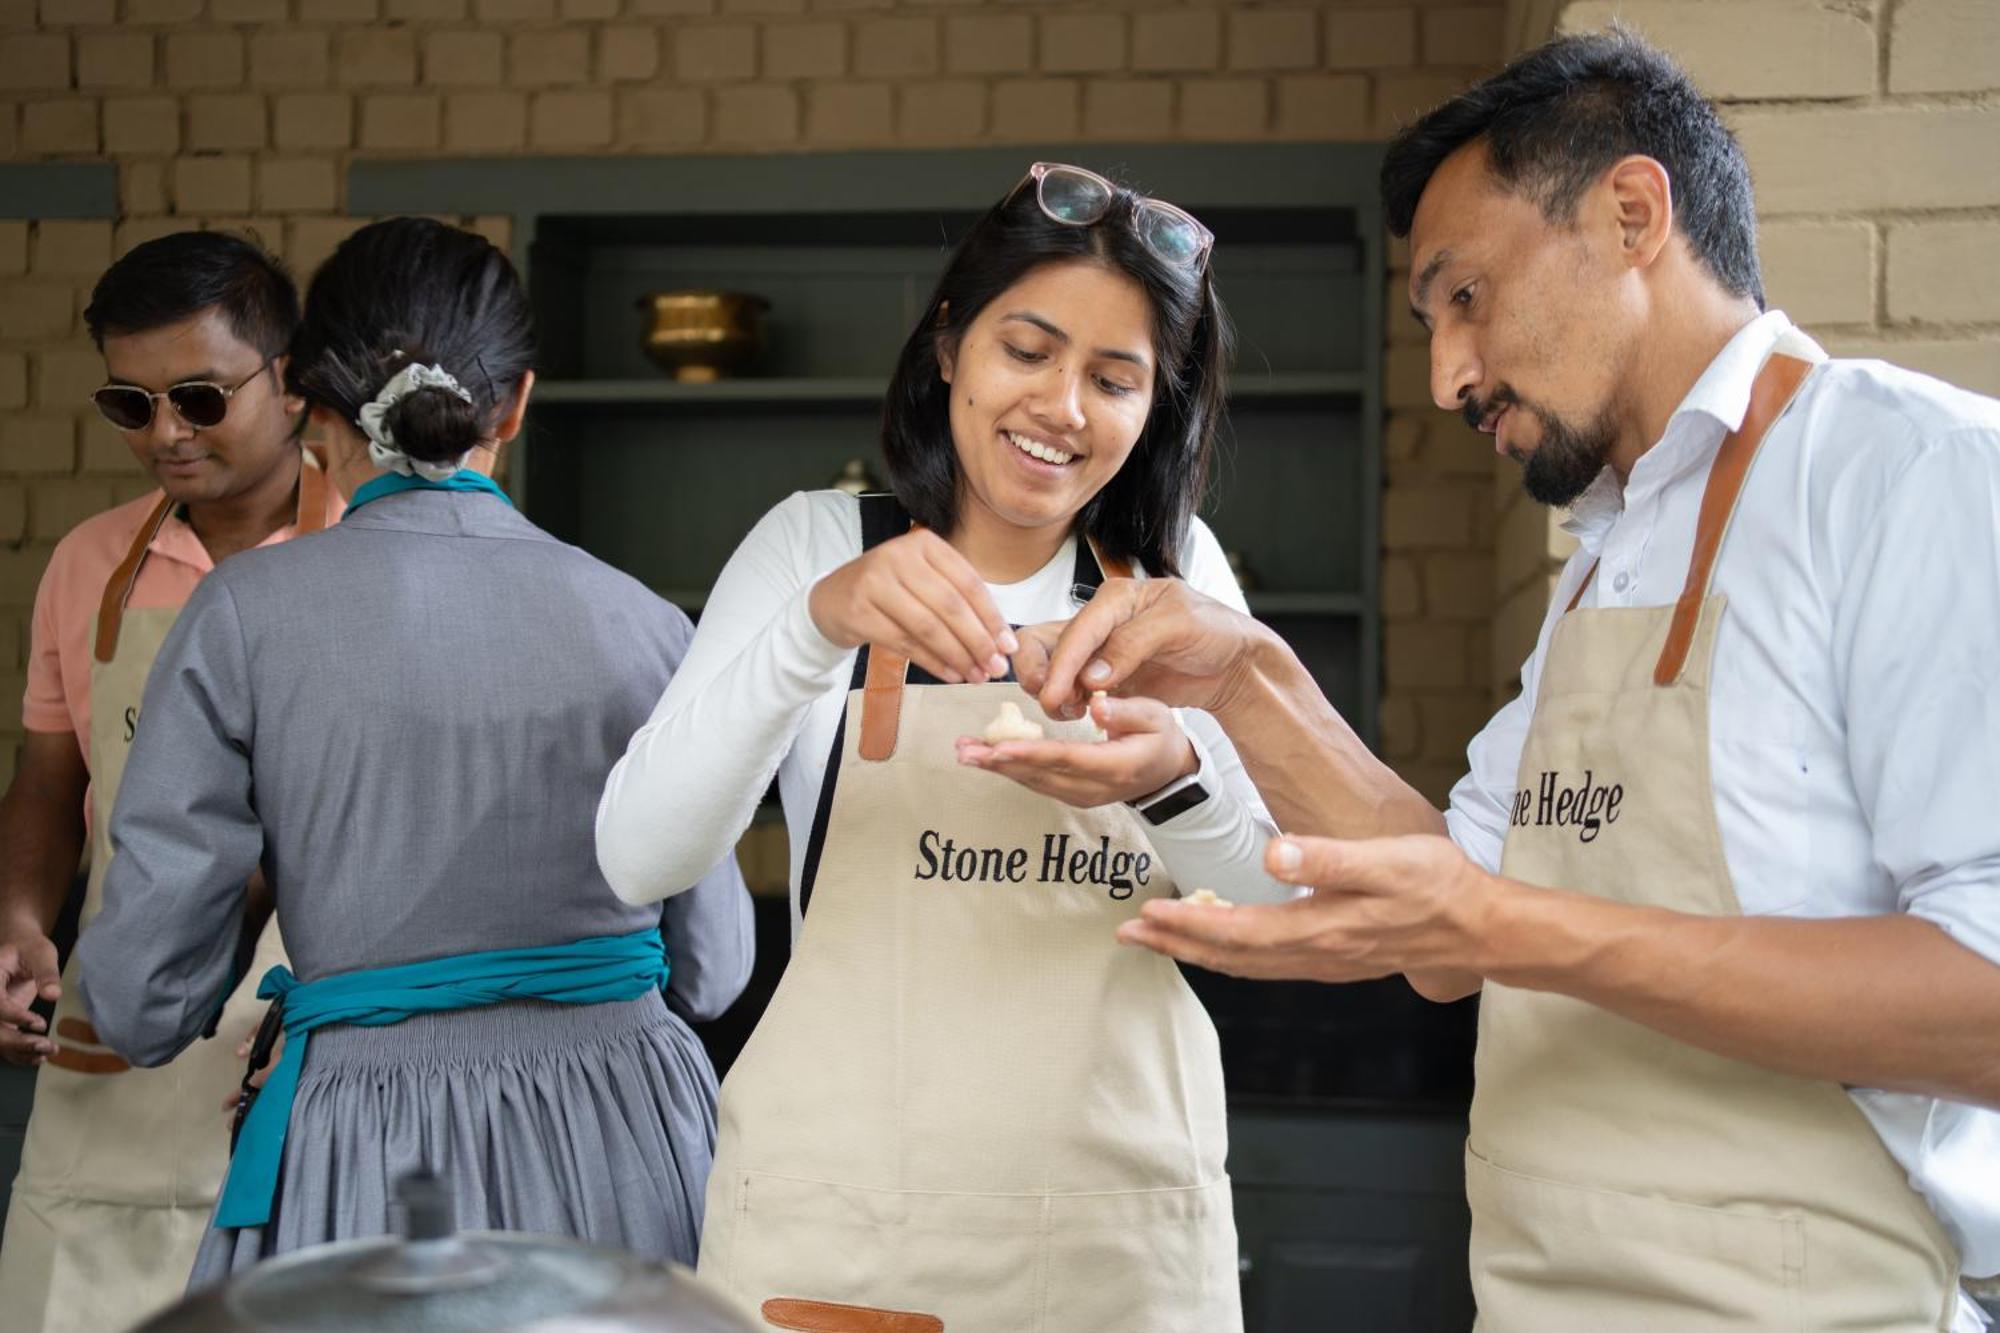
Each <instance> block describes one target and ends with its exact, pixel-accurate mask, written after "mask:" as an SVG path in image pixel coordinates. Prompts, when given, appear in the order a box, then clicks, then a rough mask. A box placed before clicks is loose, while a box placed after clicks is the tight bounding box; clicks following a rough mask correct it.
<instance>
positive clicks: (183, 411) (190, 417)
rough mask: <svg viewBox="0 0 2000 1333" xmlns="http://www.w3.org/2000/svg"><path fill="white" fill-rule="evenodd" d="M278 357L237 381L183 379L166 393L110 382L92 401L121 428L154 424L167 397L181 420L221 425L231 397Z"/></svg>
mask: <svg viewBox="0 0 2000 1333" xmlns="http://www.w3.org/2000/svg"><path fill="white" fill-rule="evenodd" d="M275 360H277V358H276V357H274V356H271V357H265V358H264V364H263V365H260V366H258V367H257V368H256V369H255V370H253V371H251V372H250V373H249V374H248V375H245V376H244V377H243V378H242V379H240V380H238V381H236V383H234V384H215V383H211V382H210V381H208V380H183V381H182V382H181V383H179V384H174V385H169V386H168V387H167V388H166V389H165V390H164V391H163V392H160V393H149V392H147V391H146V390H144V389H142V388H140V387H139V386H138V385H136V384H107V385H105V386H104V387H103V388H101V389H97V390H94V391H93V392H92V393H91V395H90V401H91V402H93V403H95V404H97V410H98V411H99V412H101V413H103V414H104V419H105V420H106V421H108V422H110V423H111V424H112V425H114V426H116V427H117V428H118V429H120V430H144V429H146V427H148V426H150V425H152V424H153V404H154V403H156V402H158V401H159V400H160V399H162V398H164V399H166V400H167V401H168V402H169V403H171V404H172V405H173V409H174V413H175V415H177V416H178V417H180V419H181V420H182V421H185V422H187V424H188V425H190V426H193V427H194V428H195V429H196V430H204V429H206V428H207V427H209V426H217V425H220V424H222V419H223V418H224V417H225V416H228V415H229V400H230V399H231V398H233V397H234V396H235V395H236V391H237V390H239V389H241V388H242V387H243V386H244V385H246V384H248V383H249V382H250V381H251V380H254V379H256V378H257V377H258V376H259V375H261V374H263V373H264V370H265V368H266V367H268V366H269V365H270V364H271V363H272V362H273V361H275Z"/></svg>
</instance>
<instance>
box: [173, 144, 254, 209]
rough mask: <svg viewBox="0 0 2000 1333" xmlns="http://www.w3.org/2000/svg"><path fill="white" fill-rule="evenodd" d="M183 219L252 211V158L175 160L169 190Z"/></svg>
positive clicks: (189, 158) (186, 158)
mask: <svg viewBox="0 0 2000 1333" xmlns="http://www.w3.org/2000/svg"><path fill="white" fill-rule="evenodd" d="M168 188H169V189H170V190H171V192H172V194H173V201H174V211H175V212H176V213H179V214H180V215H181V216H182V217H193V216H199V215H202V214H216V213H247V212H249V211H250V159H249V158H247V157H183V158H177V159H175V161H174V166H173V174H172V176H171V178H170V180H169V187H168Z"/></svg>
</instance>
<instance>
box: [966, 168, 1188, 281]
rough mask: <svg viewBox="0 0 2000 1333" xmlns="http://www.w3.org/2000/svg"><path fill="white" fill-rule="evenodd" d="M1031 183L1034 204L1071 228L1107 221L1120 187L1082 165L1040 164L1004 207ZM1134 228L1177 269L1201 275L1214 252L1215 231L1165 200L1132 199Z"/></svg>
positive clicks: (1141, 239) (1030, 170) (1142, 241)
mask: <svg viewBox="0 0 2000 1333" xmlns="http://www.w3.org/2000/svg"><path fill="white" fill-rule="evenodd" d="M1030 181H1032V182H1034V186H1035V202H1036V203H1038V204H1040V205H1041V208H1042V213H1043V214H1044V215H1045V216H1046V217H1048V218H1049V219H1050V220H1051V221H1053V222H1060V223H1062V224H1063V225H1064V226H1067V227H1089V226H1094V225H1095V224H1097V223H1099V222H1102V221H1103V220H1104V219H1105V218H1106V217H1108V216H1109V215H1110V213H1111V206H1112V205H1113V204H1115V203H1116V202H1117V201H1118V186H1116V185H1115V184H1113V183H1112V182H1110V181H1108V180H1106V179H1105V178H1104V177H1102V176H1100V175H1098V174H1097V173H1096V172H1094V171H1086V170H1085V169H1084V168H1082V167H1073V166H1070V165H1068V164H1067V163H1063V162H1037V163H1035V164H1034V165H1033V166H1031V167H1029V168H1028V174H1027V175H1025V176H1023V177H1022V178H1021V181H1020V184H1018V185H1016V186H1015V187H1014V188H1013V189H1011V190H1009V191H1008V192H1007V198H1006V199H1003V200H1001V201H1000V203H1001V207H1003V208H1004V207H1006V205H1007V204H1008V203H1010V202H1012V200H1013V198H1014V196H1015V195H1017V194H1019V193H1020V192H1021V188H1022V186H1025V185H1027V184H1028V183H1029V182H1030ZM1132 229H1133V230H1134V231H1136V232H1137V233H1138V235H1139V242H1140V244H1142V245H1144V246H1145V247H1146V248H1147V249H1148V250H1150V251H1152V252H1153V255H1154V257H1155V258H1157V259H1159V260H1161V261H1162V262H1164V263H1167V264H1171V265H1173V266H1174V267H1176V268H1186V269H1193V270H1195V271H1196V272H1200V270H1201V269H1202V267H1203V266H1204V265H1205V264H1206V263H1207V262H1208V255H1209V251H1211V250H1212V249H1214V248H1215V233H1214V232H1212V231H1210V230H1209V229H1208V228H1206V227H1204V226H1202V225H1201V223H1199V222H1197V221H1196V220H1195V216H1194V214H1192V213H1190V212H1188V211H1187V210H1186V209H1185V208H1181V207H1179V206H1178V205H1175V204H1170V203H1168V202H1167V201H1166V200H1164V199H1149V198H1146V197H1144V196H1141V195H1134V196H1133V197H1132Z"/></svg>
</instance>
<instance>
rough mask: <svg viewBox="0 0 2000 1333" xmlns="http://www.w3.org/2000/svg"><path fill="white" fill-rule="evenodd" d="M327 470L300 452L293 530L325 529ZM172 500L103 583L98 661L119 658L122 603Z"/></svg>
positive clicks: (150, 517)
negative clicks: (296, 505)
mask: <svg viewBox="0 0 2000 1333" xmlns="http://www.w3.org/2000/svg"><path fill="white" fill-rule="evenodd" d="M328 484H329V483H328V482H327V479H326V471H325V469H323V468H322V467H320V465H319V459H318V458H316V457H315V456H314V455H313V452H312V450H310V449H305V448H301V449H300V450H299V490H298V496H299V498H298V508H297V509H296V511H295V512H294V515H293V518H292V525H293V530H294V531H295V532H298V533H300V534H304V533H308V532H318V531H319V530H320V529H321V528H324V527H325V526H326V488H327V486H328ZM175 508H176V505H175V504H174V501H173V497H172V496H169V495H161V496H160V502H159V503H158V504H156V505H154V506H153V510H152V512H151V513H149V514H147V515H146V521H145V522H144V523H141V524H140V525H139V531H138V532H137V533H136V534H134V535H133V538H132V546H131V549H130V550H128V551H126V552H125V558H124V559H123V560H121V561H119V562H118V567H117V568H116V569H114V570H112V571H111V577H110V578H108V579H106V580H105V581H104V600H103V601H101V602H99V603H98V606H97V643H96V645H95V648H94V655H95V656H96V658H97V660H98V661H100V662H109V661H110V660H111V659H112V658H114V657H116V656H117V655H118V631H119V629H120V628H121V627H122V626H123V625H124V622H125V603H127V602H129V601H130V600H132V589H133V588H135V587H137V586H138V583H139V567H140V566H141V565H143V564H145V563H146V552H147V551H149V550H150V549H152V545H153V539H154V538H155V537H157V536H159V535H160V529H161V528H162V527H164V526H166V522H167V516H168V515H170V514H172V513H173V512H174V509H175Z"/></svg>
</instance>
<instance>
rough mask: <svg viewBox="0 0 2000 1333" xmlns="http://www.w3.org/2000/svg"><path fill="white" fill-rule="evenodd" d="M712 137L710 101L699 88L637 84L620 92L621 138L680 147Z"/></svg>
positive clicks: (637, 144)
mask: <svg viewBox="0 0 2000 1333" xmlns="http://www.w3.org/2000/svg"><path fill="white" fill-rule="evenodd" d="M707 137H708V103H707V101H706V99H704V97H703V96H702V93H701V91H700V90H699V89H695V88H633V89H627V90H625V91H623V92H620V93H619V94H618V141H619V142H620V143H621V144H629V145H631V146H632V147H635V148H680V147H686V146H688V145H690V144H698V143H700V142H701V141H702V140H704V139H706V138H707Z"/></svg>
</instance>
